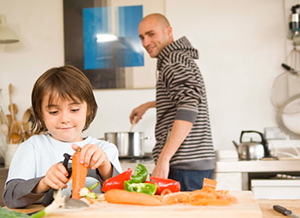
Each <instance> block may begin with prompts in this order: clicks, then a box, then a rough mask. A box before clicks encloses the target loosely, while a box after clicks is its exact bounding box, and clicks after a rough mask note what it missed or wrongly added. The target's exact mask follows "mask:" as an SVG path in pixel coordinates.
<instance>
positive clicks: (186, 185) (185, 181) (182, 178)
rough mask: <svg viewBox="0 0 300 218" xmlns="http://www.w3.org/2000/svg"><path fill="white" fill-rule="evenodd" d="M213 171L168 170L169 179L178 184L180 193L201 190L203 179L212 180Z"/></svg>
mask: <svg viewBox="0 0 300 218" xmlns="http://www.w3.org/2000/svg"><path fill="white" fill-rule="evenodd" d="M213 172H214V170H180V169H170V172H169V178H170V179H174V180H176V181H178V182H180V187H181V188H180V191H194V190H196V189H202V187H203V179H204V178H209V179H212V176H213Z"/></svg>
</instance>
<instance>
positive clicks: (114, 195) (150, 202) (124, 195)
mask: <svg viewBox="0 0 300 218" xmlns="http://www.w3.org/2000/svg"><path fill="white" fill-rule="evenodd" d="M104 197H105V200H106V201H107V202H109V203H116V204H135V205H147V206H158V205H161V204H162V203H161V201H160V200H159V198H157V197H155V196H151V195H148V194H144V193H137V192H129V191H125V190H121V189H111V190H109V191H107V192H106V193H105V195H104Z"/></svg>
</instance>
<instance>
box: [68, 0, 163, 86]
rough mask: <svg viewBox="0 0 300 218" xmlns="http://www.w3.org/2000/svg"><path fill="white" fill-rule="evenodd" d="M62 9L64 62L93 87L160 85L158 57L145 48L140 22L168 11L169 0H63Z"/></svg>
mask: <svg viewBox="0 0 300 218" xmlns="http://www.w3.org/2000/svg"><path fill="white" fill-rule="evenodd" d="M63 10H64V46H65V47H64V48H65V64H70V65H73V66H75V67H77V68H79V69H80V70H81V71H82V72H83V73H84V74H85V75H86V76H87V78H88V79H89V80H90V82H91V84H92V86H93V89H98V90H103V89H151V88H154V87H155V83H156V59H153V58H150V57H149V55H148V54H147V52H145V49H144V48H143V46H142V43H141V41H140V39H139V36H138V25H139V22H140V21H141V20H142V18H143V17H144V16H146V15H147V14H151V13H161V14H164V1H160V0H153V1H147V0H63ZM107 37H108V39H107ZM109 37H114V38H109ZM105 40H107V41H105Z"/></svg>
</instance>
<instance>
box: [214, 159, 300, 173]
mask: <svg viewBox="0 0 300 218" xmlns="http://www.w3.org/2000/svg"><path fill="white" fill-rule="evenodd" d="M280 171H282V172H296V171H300V160H299V159H288V160H251V161H238V160H228V161H217V162H216V171H215V172H218V173H220V172H222V173H225V172H239V173H240V172H242V173H243V172H247V173H249V172H280Z"/></svg>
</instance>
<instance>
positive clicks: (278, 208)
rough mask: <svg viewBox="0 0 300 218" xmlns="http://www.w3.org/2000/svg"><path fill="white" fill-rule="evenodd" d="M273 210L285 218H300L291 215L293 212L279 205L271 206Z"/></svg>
mask: <svg viewBox="0 0 300 218" xmlns="http://www.w3.org/2000/svg"><path fill="white" fill-rule="evenodd" d="M273 209H274V210H276V211H277V212H278V213H281V214H283V215H285V216H290V217H293V218H300V217H298V216H297V215H295V214H293V212H292V211H291V210H288V209H286V208H285V207H282V206H280V205H273Z"/></svg>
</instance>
